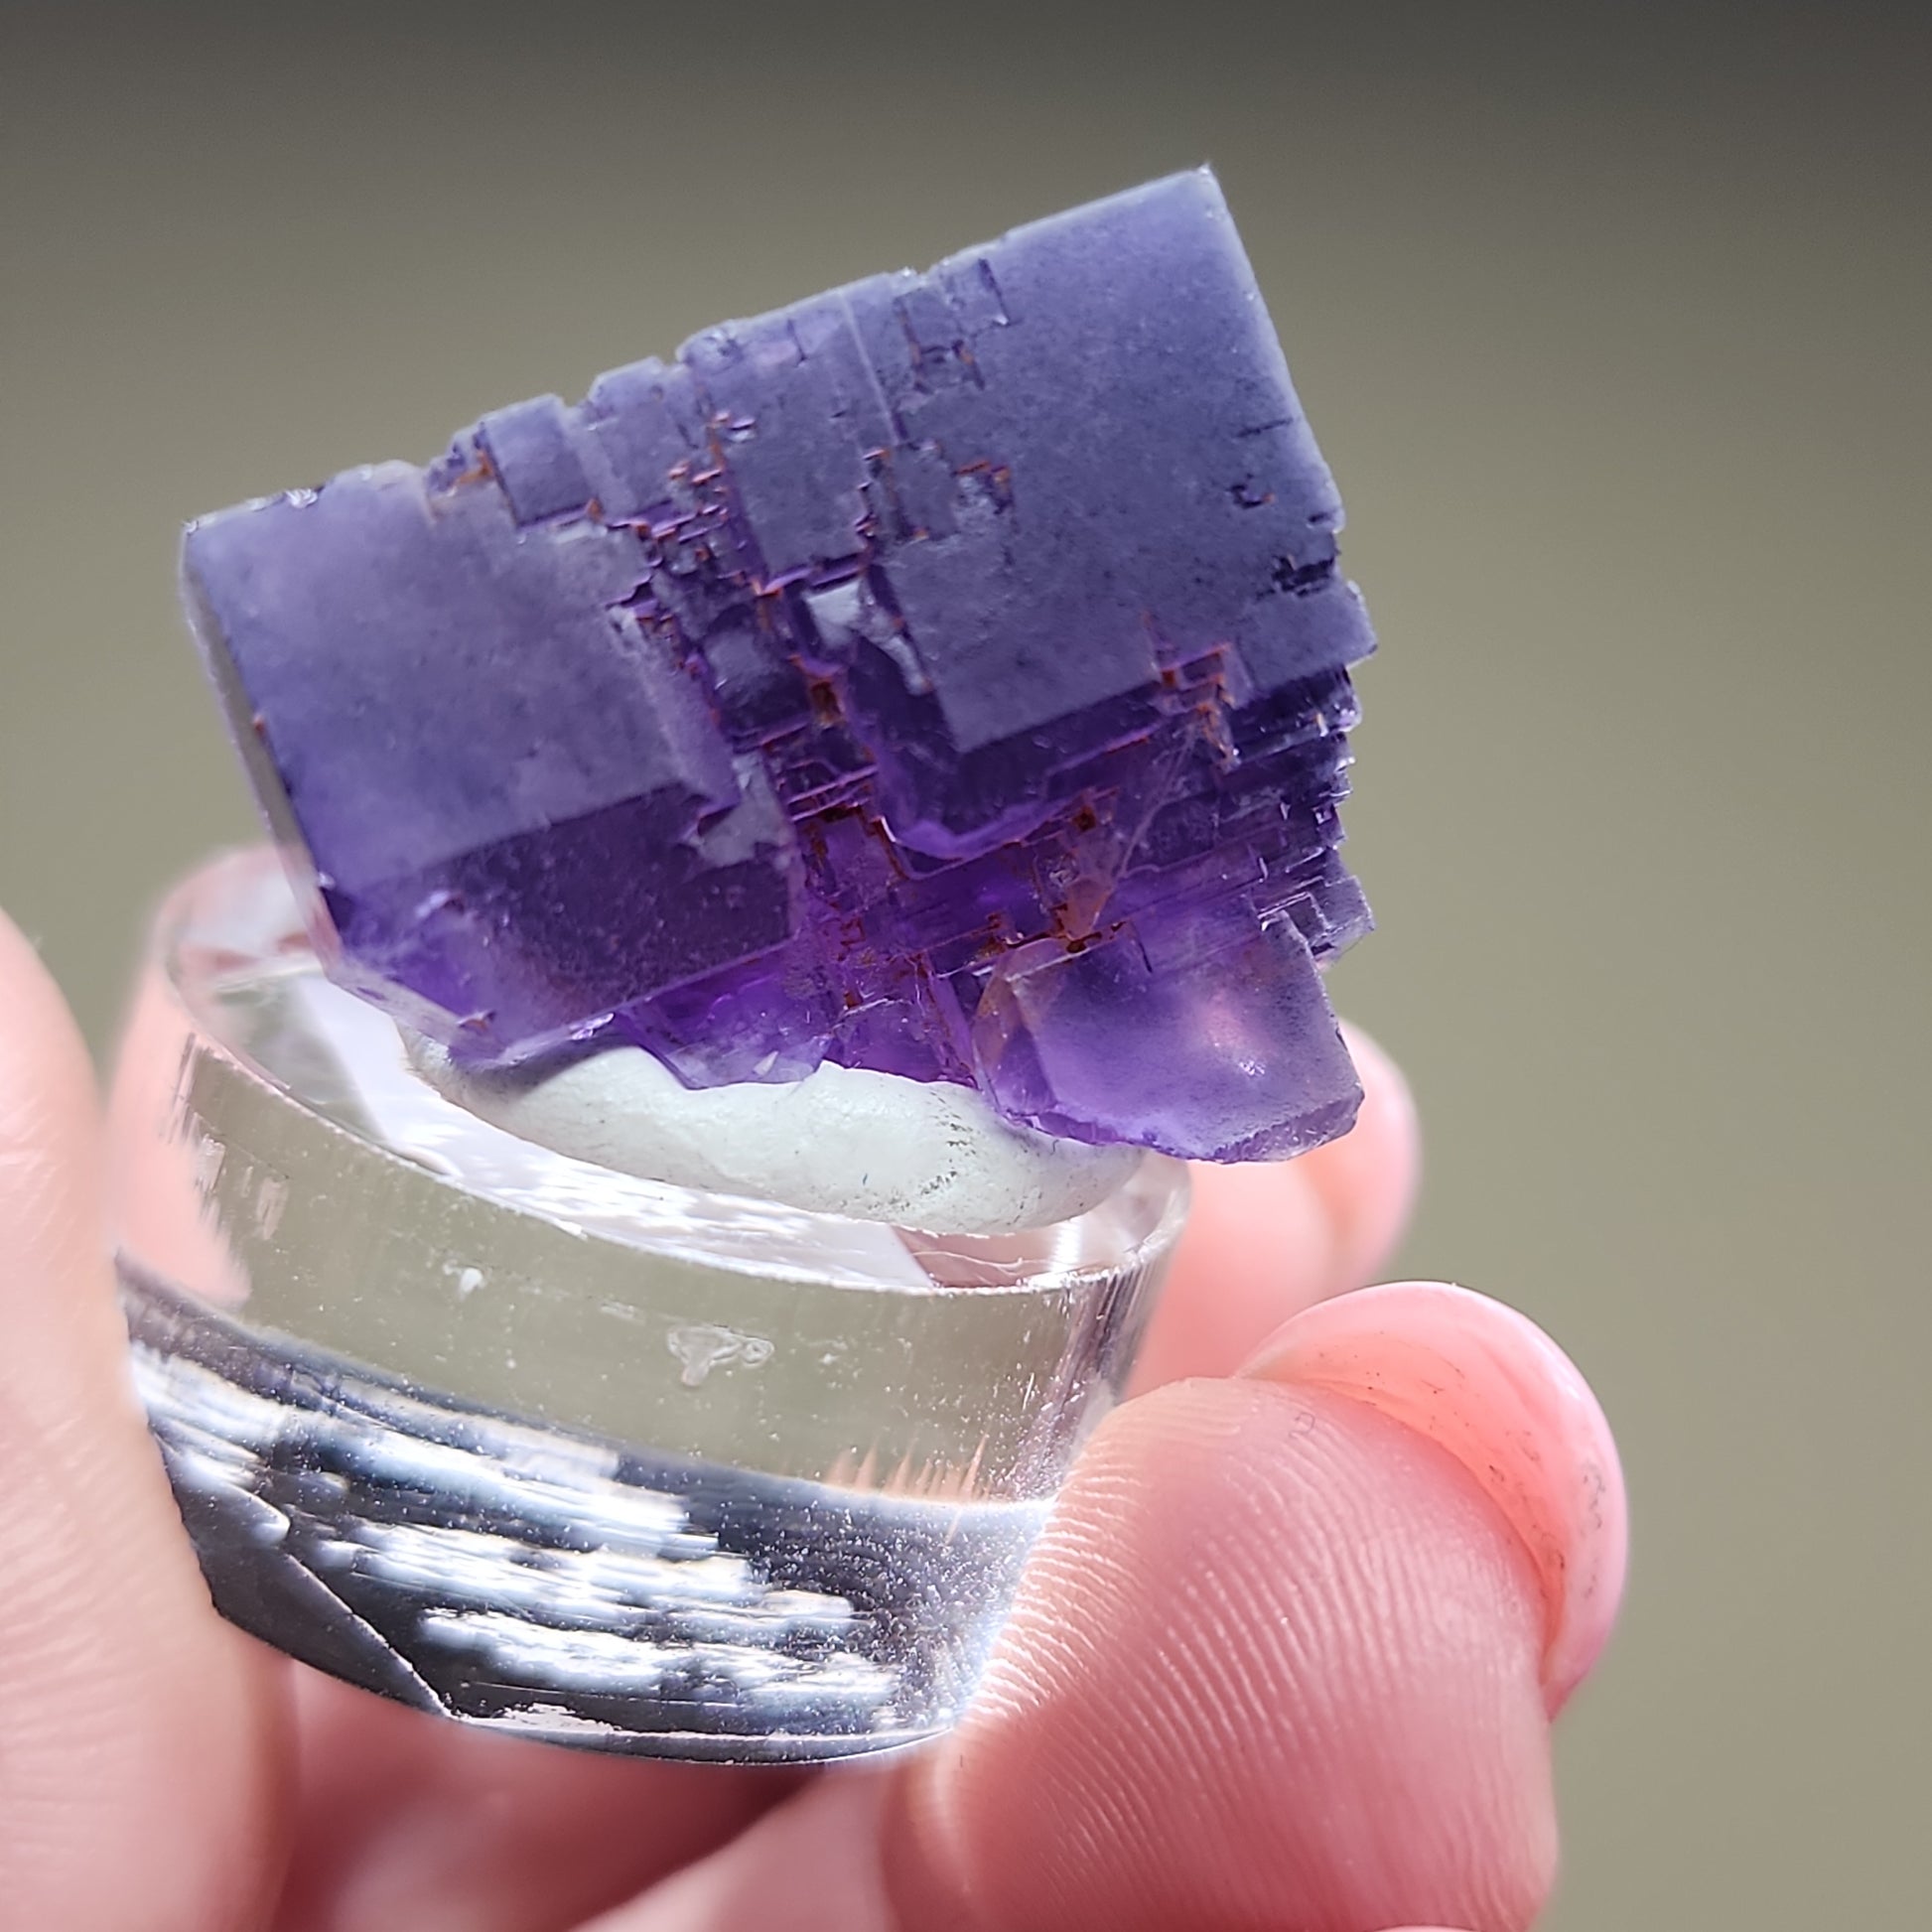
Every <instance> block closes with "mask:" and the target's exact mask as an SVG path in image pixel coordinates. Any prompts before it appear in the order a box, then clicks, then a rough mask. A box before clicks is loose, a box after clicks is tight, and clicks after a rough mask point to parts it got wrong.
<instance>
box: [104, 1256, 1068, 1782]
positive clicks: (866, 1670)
mask: <svg viewBox="0 0 1932 1932" xmlns="http://www.w3.org/2000/svg"><path fill="white" fill-rule="evenodd" d="M123 1299H124V1302H125V1306H126V1309H127V1312H128V1319H129V1325H130V1328H131V1330H132V1333H133V1338H134V1360H135V1373H136V1378H137V1381H138V1384H139V1387H140V1390H141V1394H142V1397H143V1399H144V1400H145V1402H146V1403H147V1406H148V1413H149V1416H150V1418H151V1420H152V1423H153V1427H154V1431H155V1435H156V1437H157V1438H158V1439H159V1441H160V1444H161V1449H162V1453H163V1456H164V1457H165V1459H166V1462H167V1465H168V1472H169V1475H170V1477H171V1478H172V1479H173V1482H174V1486H175V1493H176V1496H177V1498H178V1499H179V1501H180V1504H181V1508H182V1513H183V1516H184V1518H185V1519H186V1521H187V1524H188V1528H189V1532H190V1535H191V1536H192V1537H193V1539H194V1542H195V1547H196V1550H197V1552H198V1554H199V1555H200V1558H201V1562H202V1568H203V1570H204V1572H205V1573H206V1575H207V1583H208V1587H209V1589H210V1590H211V1592H212V1593H213V1596H214V1600H215V1603H216V1605H217V1607H219V1609H220V1610H221V1611H222V1613H223V1614H224V1615H226V1616H227V1617H229V1618H230V1619H231V1620H232V1621H234V1622H236V1623H238V1624H240V1625H241V1626H242V1627H243V1628H244V1629H247V1630H251V1631H253V1632H254V1633H255V1634H256V1635H258V1636H261V1637H264V1638H266V1639H267V1640H268V1641H269V1642H271V1643H274V1644H277V1645H279V1646H280V1647H281V1648H283V1649H285V1650H287V1651H289V1652H291V1653H292V1654H294V1655H296V1656H298V1657H300V1658H301V1659H302V1660H303V1661H304V1662H305V1663H309V1664H313V1665H315V1666H317V1667H318V1668H319V1669H322V1670H325V1671H328V1672H330V1673H331V1674H332V1675H334V1676H337V1677H342V1678H345V1679H347V1680H348V1681H349V1682H351V1683H354V1684H359V1685H362V1686H363V1687H364V1688H366V1689H368V1690H372V1691H379V1692H381V1693H383V1694H384V1695H385V1696H388V1697H393V1698H397V1699H400V1700H401V1701H402V1702H404V1703H406V1704H413V1705H417V1706H420V1707H421V1708H423V1709H425V1710H429V1711H435V1712H441V1713H443V1714H445V1715H447V1716H450V1717H453V1718H458V1719H462V1720H464V1721H465V1722H467V1723H470V1724H475V1725H484V1726H486V1727H488V1728H490V1729H494V1730H508V1731H515V1732H517V1733H519V1734H521V1735H524V1736H531V1737H541V1738H546V1739H549V1740H551V1741H553V1742H559V1743H569V1744H588V1745H594V1746H598V1747H601V1748H604V1749H611V1750H626V1751H639V1752H652V1753H662V1754H665V1755H672V1756H678V1757H691V1758H724V1759H733V1760H748V1759H772V1760H781V1759H790V1758H822V1757H833V1756H839V1755H843V1754H846V1753H849V1752H856V1751H866V1750H876V1749H881V1748H885V1747H888V1746H891V1745H895V1744H903V1743H911V1742H914V1741H916V1740H917V1739H919V1738H922V1737H927V1736H930V1735H932V1734H933V1733H934V1732H936V1731H939V1730H942V1729H944V1728H945V1727H946V1726H948V1725H951V1724H952V1723H953V1722H954V1721H955V1720H956V1719H957V1718H958V1716H959V1714H960V1712H961V1710H962V1709H963V1707H964V1705H965V1702H966V1699H967V1698H968V1697H969V1696H970V1695H971V1692H972V1689H973V1686H974V1683H975V1682H976V1680H977V1678H978V1675H979V1671H980V1668H981V1665H982V1664H983V1662H984V1660H985V1655H986V1652H987V1649H988V1647H989V1646H990V1644H991V1641H992V1638H993V1635H994V1634H995V1632H996V1630H997V1628H998V1625H999V1622H1000V1619H1001V1616H1002V1614H1003V1612H1004V1610H1005V1608H1006V1605H1007V1603H1008V1601H1009V1599H1010V1597H1011V1595H1012V1592H1013V1587H1014V1584H1015V1581H1016V1579H1017V1577H1018V1575H1019V1571H1020V1566H1021V1564H1022V1562H1023V1560H1024V1559H1025V1557H1026V1554H1027V1550H1028V1547H1029V1545H1030V1544H1031V1543H1032V1541H1033V1539H1034V1536H1035V1533H1036V1531H1037V1530H1038V1528H1039V1525H1040V1523H1041V1522H1042V1520H1043V1519H1044V1516H1045V1513H1046V1509H1047V1504H1045V1503H1044V1502H1036V1501H1035V1502H992V1503H978V1504H965V1505H959V1504H951V1503H935V1502H922V1501H917V1500H908V1499H901V1498H895V1497H891V1496H883V1495H878V1494H872V1495H867V1494H863V1493H860V1492H857V1491H853V1490H849V1489H847V1490H839V1489H835V1488H832V1487H830V1486H828V1485H826V1484H823V1483H808V1482H799V1481H795V1480H786V1479H782V1478H778V1477H759V1476H758V1475H755V1474H753V1473H751V1472H749V1471H746V1470H742V1469H735V1468H729V1467H724V1466H721V1465H719V1464H716V1463H709V1462H700V1461H690V1460H680V1459H676V1458H664V1457H652V1456H650V1455H647V1454H644V1453H641V1452H638V1451H635V1450H626V1449H621V1448H619V1447H617V1446H615V1445H611V1444H605V1443H598V1442H595V1441H592V1440H590V1439H587V1438H580V1437H571V1436H565V1435H563V1434H560V1433H559V1432H557V1431H555V1430H551V1429H546V1428H543V1427H537V1426H532V1425H530V1424H528V1423H524V1422H518V1421H516V1420H514V1419H512V1418H509V1417H504V1416H495V1415H490V1414H488V1413H487V1412H485V1411H483V1410H479V1409H471V1408H463V1407H458V1406H455V1405H453V1404H450V1403H448V1402H444V1401H438V1400H434V1399H430V1398H426V1397H424V1396H421V1395H417V1394H413V1393H411V1392H410V1391H409V1390H408V1389H406V1388H404V1387H403V1386H401V1385H400V1384H397V1383H394V1382H390V1381H387V1380H385V1379H384V1378H381V1377H377V1376H374V1375H371V1374H369V1373H368V1372H367V1371H365V1370H361V1369H358V1368H357V1367H356V1366H355V1365H354V1364H352V1363H349V1362H345V1361H344V1360H342V1359H341V1358H337V1357H331V1356H329V1355H327V1354H324V1353H322V1352H321V1351H318V1350H314V1349H305V1348H302V1347H300V1346H298V1345H296V1344H293V1343H288V1342H284V1343H281V1344H280V1345H277V1344H275V1343H273V1342H271V1341H269V1340H267V1339H266V1338H262V1337H257V1336H253V1335H251V1334H250V1333H249V1332H248V1331H247V1330H246V1329H245V1328H243V1327H242V1326H241V1325H240V1324H238V1323H236V1322H233V1321H229V1320H226V1319H224V1318H222V1317H221V1316H219V1315H217V1314H214V1313H212V1312H210V1311H207V1310H203V1309H197V1308H195V1307H194V1306H192V1305H191V1304H190V1303H189V1302H188V1301H187V1300H186V1299H185V1298H182V1297H180V1296H177V1295H174V1294H172V1293H170V1292H168V1291H167V1290H164V1289H159V1288H157V1287H155V1286H153V1285H151V1284H145V1283H143V1282H141V1281H140V1280H139V1279H138V1278H135V1277H132V1276H130V1277H129V1278H128V1279H127V1280H126V1281H125V1284H124V1290H123Z"/></svg>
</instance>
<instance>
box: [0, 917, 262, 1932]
mask: <svg viewBox="0 0 1932 1932" xmlns="http://www.w3.org/2000/svg"><path fill="white" fill-rule="evenodd" d="M99 1172H100V1151H99V1128H98V1122H97V1119H96V1113H95V1104H94V1088H93V1075H92V1069H91V1068H90V1066H89V1065H88V1062H87V1057H86V1053H85V1050H84V1049H83V1047H82V1046H81V1043H80V1039H79V1036H78V1035H77V1034H76V1033H75V1031H74V1028H73V1023H72V1021H71V1020H70V1019H69V1016H68V1012H67V1009H66V1007H65V1005H64V1004H63V1003H62V1000H61V996H60V994H59V993H58V992H57V991H56V990H55V987H54V984H53V982H52V980H51V979H50V978H49V977H48V975H47V973H46V971H45V969H44V968H43V967H42V965H41V963H40V961H39V959H38V958H37V957H36V956H35V953H34V951H33V948H32V947H31V946H29V945H28V943H27V941H26V940H25V939H24V938H22V936H21V935H20V933H19V932H18V931H17V930H16V929H15V928H14V927H13V926H12V925H11V924H10V923H9V922H8V921H7V920H6V918H5V917H4V916H0V1579H4V1584H5V1587H4V1588H0V1725H3V1726H4V1736H5V1739H6V1748H5V1749H4V1751H0V1871H4V1872H5V1873H6V1875H7V1908H6V1913H5V1914H4V1916H5V1918H6V1922H7V1923H8V1924H10V1925H20V1926H51V1925H62V1926H72V1927H75V1928H76V1929H78V1928H89V1929H90V1928H93V1927H102V1928H106V1927H116V1928H136V1927H138V1928H142V1932H146V1929H147V1928H154V1929H155V1932H164V1929H165V1932H176V1928H179V1929H180V1932H220V1928H225V1927H228V1926H232V1925H238V1924H243V1923H247V1922H250V1920H251V1919H252V1918H254V1917H255V1916H257V1915H258V1914H259V1911H260V1909H261V1904H262V1901H263V1899H264V1898H265V1897H266V1896H267V1895H268V1892H269V1890H270V1888H271V1887H272V1885H273V1884H274V1882H275V1880H276V1877H277V1875H278V1872H279V1865H280V1856H279V1851H278V1849H277V1843H278V1841H277V1831H276V1829H275V1824H276V1819H277V1816H278V1813H279V1800H280V1791H279V1786H278V1780H277V1777H276V1773H275V1765H276V1762H277V1746H278V1742H279V1728H280V1726H279V1724H278V1717H279V1685H280V1682H281V1679H280V1675H279V1673H273V1672H272V1671H271V1667H270V1665H269V1662H268V1659H267V1656H266V1653H257V1652H256V1651H255V1649H254V1647H253V1646H252V1645H250V1644H248V1643H247V1641H246V1640H245V1639H243V1638H242V1637H240V1636H239V1635H237V1634H236V1633H235V1632H233V1631H231V1630H229V1629H228V1628H227V1627H226V1626H225V1625H223V1624H222V1623H220V1622H219V1621H218V1620H217V1619H216V1617H215V1615H214V1613H213V1611H212V1609H211V1608H210V1607H209V1605H208V1601H207V1592H206V1591H205V1590H204V1588H203V1587H202V1582H201V1577H200V1575H199V1573H198V1572H197V1570H196V1567H195V1562H194V1558H193V1556H192V1555H191V1554H190V1551H189V1548H188V1544H187V1540H186V1538H185V1537H184V1536H183V1534H182V1531H181V1525H180V1521H179V1519H178V1518H177V1516H176V1513H175V1508H174V1502H173V1498H172V1497H171V1495H170V1494H169V1490H168V1485H167V1481H166V1478H165V1477H164V1476H163V1474H162V1471H161V1466H160V1462H159V1458H158V1457H157V1456H156V1454H155V1452H154V1449H153V1447H152V1446H151V1444H150V1442H149V1440H148V1434H147V1430H146V1427H145V1424H144V1422H143V1419H142V1416H141V1413H140V1409H139V1406H138V1404H137V1403H136V1401H135V1398H134V1394H133V1390H132V1388H131V1387H130V1385H129V1382H128V1378H127V1370H126V1344H125V1339H124V1335H123V1331H122V1328H121V1323H120V1318H119V1313H118V1311H117V1309H116V1306H115V1301H114V1293H113V1283H112V1279H111V1270H110V1268H109V1264H108V1258H107V1255H106V1252H105V1245H104V1241H103V1237H102V1233H101V1228H102V1216H101V1206H100V1201H99V1198H98V1187H99Z"/></svg>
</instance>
